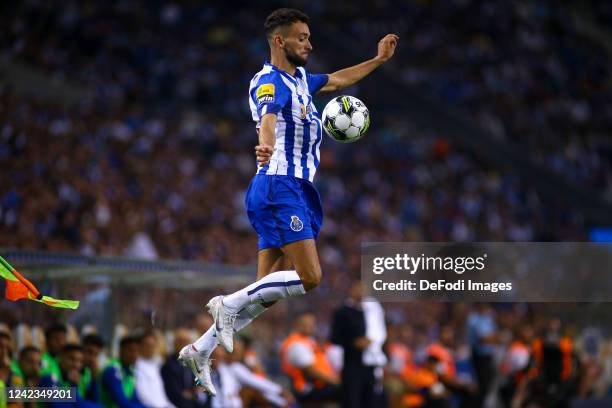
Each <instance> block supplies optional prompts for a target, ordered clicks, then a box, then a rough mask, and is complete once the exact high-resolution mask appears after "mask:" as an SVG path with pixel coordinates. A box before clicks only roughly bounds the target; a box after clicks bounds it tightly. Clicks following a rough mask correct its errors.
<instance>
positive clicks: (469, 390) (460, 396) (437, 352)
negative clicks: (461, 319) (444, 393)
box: [426, 326, 476, 407]
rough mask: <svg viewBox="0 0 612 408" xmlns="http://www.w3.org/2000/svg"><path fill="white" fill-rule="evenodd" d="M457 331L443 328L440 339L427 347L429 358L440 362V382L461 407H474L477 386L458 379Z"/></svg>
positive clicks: (438, 371) (438, 365) (447, 327)
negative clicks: (456, 359)
mask: <svg viewBox="0 0 612 408" xmlns="http://www.w3.org/2000/svg"><path fill="white" fill-rule="evenodd" d="M454 346H455V330H454V329H453V328H452V326H442V327H441V328H440V339H439V341H438V342H435V343H432V344H430V345H429V346H428V347H427V350H426V353H427V355H428V356H433V357H435V358H436V359H437V360H438V364H437V366H436V372H437V374H438V376H439V380H440V382H441V383H442V384H444V386H445V387H446V388H447V389H448V390H449V391H450V392H451V393H452V395H453V396H454V397H455V399H456V400H458V401H459V406H460V407H472V406H474V403H475V401H474V397H475V393H476V386H475V384H472V383H470V382H467V381H465V379H460V378H458V377H457V367H456V365H455V357H454V351H453V350H454Z"/></svg>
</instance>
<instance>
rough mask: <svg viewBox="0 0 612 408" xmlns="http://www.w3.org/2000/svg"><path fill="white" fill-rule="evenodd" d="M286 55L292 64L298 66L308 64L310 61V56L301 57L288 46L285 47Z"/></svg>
mask: <svg viewBox="0 0 612 408" xmlns="http://www.w3.org/2000/svg"><path fill="white" fill-rule="evenodd" d="M285 55H286V57H287V61H289V63H290V64H292V65H294V66H296V67H303V66H306V64H307V63H308V58H304V57H301V56H299V55H298V54H296V53H295V52H294V51H293V50H290V49H288V48H285Z"/></svg>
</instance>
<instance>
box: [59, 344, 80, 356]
mask: <svg viewBox="0 0 612 408" xmlns="http://www.w3.org/2000/svg"><path fill="white" fill-rule="evenodd" d="M73 351H80V352H83V347H82V346H81V345H80V344H76V343H68V344H66V345H65V346H64V348H62V353H66V354H67V353H72V352H73Z"/></svg>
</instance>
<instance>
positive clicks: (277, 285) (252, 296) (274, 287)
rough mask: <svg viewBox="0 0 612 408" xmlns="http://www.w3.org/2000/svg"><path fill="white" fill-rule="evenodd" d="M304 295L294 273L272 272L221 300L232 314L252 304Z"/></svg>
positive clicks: (303, 290)
mask: <svg viewBox="0 0 612 408" xmlns="http://www.w3.org/2000/svg"><path fill="white" fill-rule="evenodd" d="M304 293H306V290H305V289H304V285H302V280H301V279H300V277H299V276H298V274H297V272H296V271H279V272H272V273H271V274H269V275H266V276H264V277H263V278H261V279H260V280H258V281H257V282H255V283H251V284H250V285H249V286H247V287H246V288H244V289H240V290H239V291H238V292H234V293H232V294H231V295H227V296H225V297H224V298H223V305H224V306H225V307H227V308H228V310H229V311H230V312H232V313H238V311H240V310H241V309H242V308H244V307H245V306H247V305H250V304H254V303H268V302H274V301H277V300H279V299H284V298H286V297H290V296H291V297H293V296H301V295H303V294H304Z"/></svg>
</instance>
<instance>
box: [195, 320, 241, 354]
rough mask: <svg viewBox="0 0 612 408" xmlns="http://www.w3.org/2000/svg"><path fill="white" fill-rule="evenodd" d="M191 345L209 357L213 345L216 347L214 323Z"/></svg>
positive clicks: (213, 347)
mask: <svg viewBox="0 0 612 408" xmlns="http://www.w3.org/2000/svg"><path fill="white" fill-rule="evenodd" d="M236 320H237V319H236ZM193 347H195V349H196V350H197V351H198V352H199V353H201V354H205V355H206V357H210V355H211V354H212V352H213V351H214V349H215V347H217V333H216V332H215V325H214V324H213V325H212V326H210V328H209V329H208V330H206V333H204V334H203V335H202V336H201V337H200V338H199V339H197V340H196V341H195V343H193Z"/></svg>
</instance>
